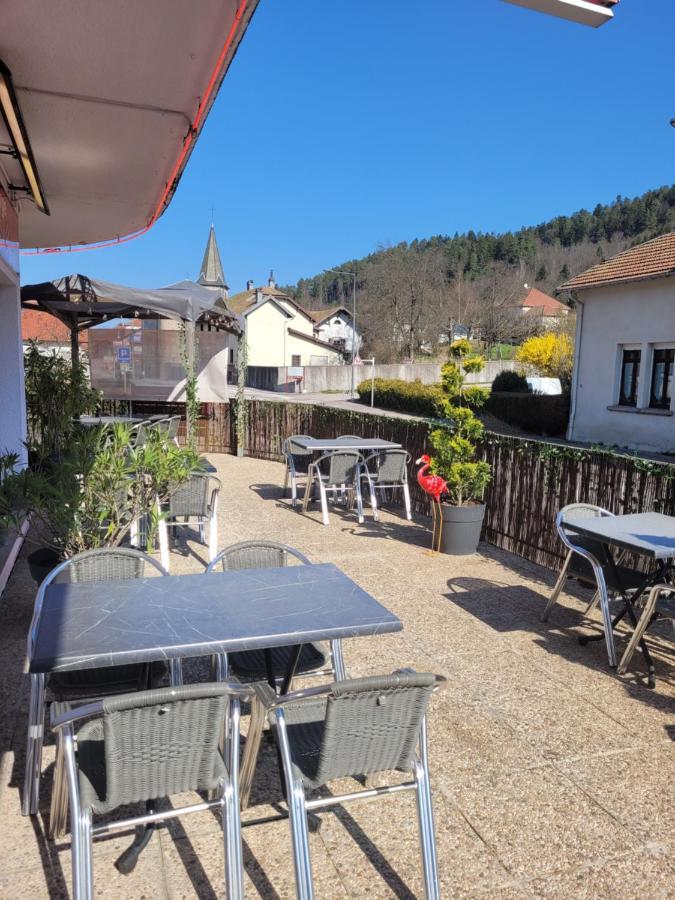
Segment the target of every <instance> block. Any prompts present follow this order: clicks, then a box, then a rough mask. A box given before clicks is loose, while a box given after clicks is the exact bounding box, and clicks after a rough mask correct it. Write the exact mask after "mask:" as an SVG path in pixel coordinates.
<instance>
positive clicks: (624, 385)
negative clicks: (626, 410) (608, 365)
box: [619, 347, 641, 406]
mask: <svg viewBox="0 0 675 900" xmlns="http://www.w3.org/2000/svg"><path fill="white" fill-rule="evenodd" d="M640 357H641V352H640V350H634V349H628V348H626V347H624V349H623V353H622V356H621V372H620V377H619V405H620V406H637V398H638V386H639V382H640Z"/></svg>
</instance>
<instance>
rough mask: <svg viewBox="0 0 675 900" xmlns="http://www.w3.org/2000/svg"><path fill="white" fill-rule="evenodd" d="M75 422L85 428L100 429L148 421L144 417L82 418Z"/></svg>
mask: <svg viewBox="0 0 675 900" xmlns="http://www.w3.org/2000/svg"><path fill="white" fill-rule="evenodd" d="M73 421H74V422H75V424H76V425H81V426H82V427H83V428H100V427H103V426H104V425H138V423H139V422H143V421H147V420H145V419H143V417H142V416H80V417H79V418H76V419H73Z"/></svg>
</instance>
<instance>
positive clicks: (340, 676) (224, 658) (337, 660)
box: [204, 540, 347, 683]
mask: <svg viewBox="0 0 675 900" xmlns="http://www.w3.org/2000/svg"><path fill="white" fill-rule="evenodd" d="M247 549H251V550H256V549H264V550H277V551H279V553H280V555H281V557H282V559H284V560H287V559H288V557H289V556H292V557H294V558H295V559H297V560H299V561H300V562H301V563H302V564H303V565H306V566H311V565H312V563H311V561H310V560H309V559H307V557H306V556H305V555H304V554H303V553H300V551H299V550H295V549H294V548H293V547H289V546H287V545H286V544H282V543H280V542H279V541H268V540H264V541H262V540H258V541H255V540H253V541H240V542H239V543H238V544H232V545H231V546H229V547H225V549H223V550H221V551H220V552H219V553H218V554H217V555H216V556H215V558H214V559H213V560H212V561H211V562H210V563H209V565H208V566H207V568H206V571H205V573H204V574H205V575H207V574H209V573H210V572H214V571H215V569H216V567H217V566H218V565H219V564H221V563H223V564H224V563H225V561H226V560H227V557H228V556H233V555H234V554H235V553H237V552H239V551H241V550H247ZM281 565H283V566H285V565H287V562H282V563H281ZM224 568H225V567H224ZM249 568H259V567H257V566H250V567H249ZM226 571H227V570H226ZM328 643H329V645H330V658H331V663H330V665H329V666H328V667H326V668H320V669H312V670H311V671H308V672H298V673H297V674H294V676H293V677H294V678H309V677H312V678H314V677H316V676H317V675H332V676H333V677H334V678H335V680H336V681H344V679H345V678H346V677H347V673H346V669H345V664H344V657H343V655H342V640H341V639H338V640H335V641H329V642H328ZM211 665H212V672H213V675H214V677H215V680H216V681H221V680H226V679H227V678H228V676H229V675H230V664H229V660H228V655H227V653H217V654H214V655H213V657H212V661H211ZM281 680H282V679H281V678H278V679H277V682H278V683H280V682H281Z"/></svg>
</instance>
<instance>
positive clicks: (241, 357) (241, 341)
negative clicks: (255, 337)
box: [236, 331, 248, 456]
mask: <svg viewBox="0 0 675 900" xmlns="http://www.w3.org/2000/svg"><path fill="white" fill-rule="evenodd" d="M247 367H248V343H247V341H246V332H244V331H242V333H241V334H240V335H239V338H238V340H237V407H236V428H237V456H243V455H244V450H245V448H246V427H247V425H248V405H247V403H246V393H245V390H244V389H245V387H246V369H247Z"/></svg>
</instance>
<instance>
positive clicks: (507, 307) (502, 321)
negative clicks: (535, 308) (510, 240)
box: [476, 265, 541, 353]
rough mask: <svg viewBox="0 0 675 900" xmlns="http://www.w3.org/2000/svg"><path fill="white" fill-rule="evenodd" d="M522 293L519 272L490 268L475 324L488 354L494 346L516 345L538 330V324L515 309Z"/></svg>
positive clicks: (539, 324) (534, 319)
mask: <svg viewBox="0 0 675 900" xmlns="http://www.w3.org/2000/svg"><path fill="white" fill-rule="evenodd" d="M524 293H525V288H524V285H523V281H522V277H521V273H520V271H518V270H516V271H514V270H513V269H510V268H508V267H507V266H503V265H495V266H494V267H493V269H492V272H491V274H490V276H489V277H488V278H487V279H486V280H485V284H484V287H483V290H482V295H481V302H480V306H479V307H478V309H477V313H478V316H477V322H476V325H477V326H478V327H479V328H480V332H481V335H482V338H483V340H484V341H485V344H486V350H487V352H488V353H489V351H490V349H491V348H492V347H493V346H495V344H501V343H520V342H521V341H523V340H525V338H527V337H529V336H530V335H532V334H535V333H536V332H537V331H538V330H540V327H541V323H539V322H537V320H536V318H534V317H532V316H528V315H527V314H525V313H524V312H523V309H522V307H521V306H520V305H519V302H518V301H519V300H520V299H521V298H522V296H523V295H524Z"/></svg>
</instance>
